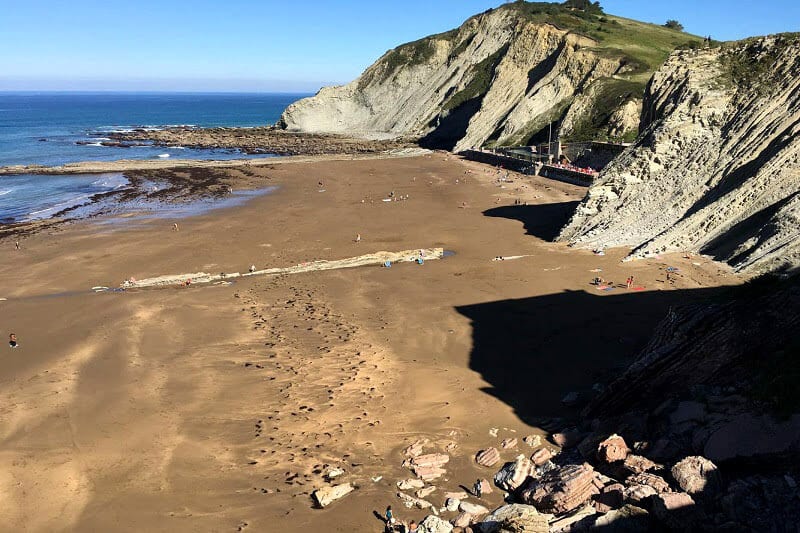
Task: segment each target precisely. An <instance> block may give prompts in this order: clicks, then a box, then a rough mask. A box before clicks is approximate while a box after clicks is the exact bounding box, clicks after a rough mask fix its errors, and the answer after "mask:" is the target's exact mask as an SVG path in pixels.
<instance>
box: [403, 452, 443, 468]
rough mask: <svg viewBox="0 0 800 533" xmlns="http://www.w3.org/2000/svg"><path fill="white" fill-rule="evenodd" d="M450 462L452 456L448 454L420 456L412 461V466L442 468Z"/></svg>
mask: <svg viewBox="0 0 800 533" xmlns="http://www.w3.org/2000/svg"><path fill="white" fill-rule="evenodd" d="M448 461H450V456H449V455H447V454H446V453H429V454H426V455H418V456H417V457H414V458H413V459H412V460H411V466H420V467H425V466H438V467H442V466H444V465H446V464H447V463H448Z"/></svg>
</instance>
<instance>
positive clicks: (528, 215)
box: [483, 201, 580, 241]
mask: <svg viewBox="0 0 800 533" xmlns="http://www.w3.org/2000/svg"><path fill="white" fill-rule="evenodd" d="M578 204H580V202H577V201H575V202H561V203H557V204H537V205H508V206H502V207H494V208H492V209H487V210H486V211H484V212H483V214H484V215H485V216H487V217H498V218H507V219H510V220H519V221H520V222H522V224H523V225H524V226H525V233H526V234H527V235H532V236H534V237H538V238H539V239H542V240H545V241H552V240H554V239H555V238H556V237H558V234H559V232H560V231H561V228H563V227H564V226H565V225H566V224H567V222H569V219H570V217H571V216H572V213H574V212H575V208H577V207H578Z"/></svg>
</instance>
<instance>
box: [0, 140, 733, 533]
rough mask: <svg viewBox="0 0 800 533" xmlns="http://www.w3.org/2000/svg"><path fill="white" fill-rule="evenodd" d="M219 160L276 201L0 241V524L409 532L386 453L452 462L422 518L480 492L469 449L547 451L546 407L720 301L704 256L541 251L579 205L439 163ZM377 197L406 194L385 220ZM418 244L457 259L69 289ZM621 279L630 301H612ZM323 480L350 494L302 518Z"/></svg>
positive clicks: (86, 224)
mask: <svg viewBox="0 0 800 533" xmlns="http://www.w3.org/2000/svg"><path fill="white" fill-rule="evenodd" d="M152 165H158V166H159V167H165V166H167V165H168V162H156V163H152ZM197 165H198V166H206V165H207V164H206V163H203V164H200V163H197ZM226 165H227V166H229V167H230V168H225V169H221V170H220V172H229V173H230V183H231V184H232V187H233V188H234V189H235V188H237V187H239V186H241V187H256V186H261V185H262V184H268V185H269V186H276V187H277V188H276V189H275V190H274V191H273V192H270V193H269V194H265V195H262V196H258V197H255V198H253V199H251V200H249V201H248V202H247V203H246V204H245V205H242V206H238V207H234V208H229V209H220V210H215V211H211V212H209V213H206V214H203V215H200V216H195V217H191V218H184V219H181V220H179V221H178V222H177V223H178V224H179V231H174V230H173V227H172V224H173V222H174V221H173V220H166V219H159V218H154V219H149V220H137V221H129V222H127V223H125V222H121V221H116V222H113V223H108V221H107V220H106V219H96V220H83V221H78V222H72V223H69V224H64V225H58V226H49V227H46V228H45V229H43V230H42V231H39V232H37V233H33V234H31V235H25V236H24V238H22V239H21V250H19V251H16V250H15V249H14V238H13V237H5V238H3V240H2V241H0V246H2V249H3V250H4V252H3V254H2V255H1V256H0V298H3V300H2V301H0V317H2V319H1V320H0V333H1V334H2V335H3V336H4V339H5V338H7V337H8V334H9V333H10V332H14V333H16V335H17V337H18V339H19V343H20V346H19V347H18V348H16V349H10V348H9V347H8V346H7V344H6V343H4V344H3V347H2V350H3V355H2V357H0V376H1V377H0V524H2V526H0V529H2V530H7V531H21V530H24V531H60V530H78V531H237V530H239V531H243V530H250V531H298V532H299V531H381V530H382V527H383V524H382V522H381V521H380V520H378V519H377V518H376V517H375V516H374V514H373V512H374V511H376V512H378V513H382V512H383V509H385V507H386V505H390V504H391V505H393V507H394V508H395V510H396V515H397V516H398V517H399V518H401V519H406V520H407V519H411V518H413V519H416V520H419V519H421V518H422V517H424V516H425V515H426V514H427V513H426V512H425V511H421V510H418V509H406V508H404V507H403V506H402V505H401V502H400V500H399V499H398V498H397V497H396V493H397V492H398V490H397V488H396V486H395V483H396V482H397V481H399V480H402V479H406V478H409V477H413V476H412V475H411V473H410V472H409V470H408V469H406V468H403V467H402V466H401V465H402V462H403V459H404V457H403V453H402V451H403V449H404V448H405V447H406V446H408V445H409V444H411V443H412V442H414V441H416V440H418V439H427V440H428V441H429V443H430V444H429V445H428V446H427V447H426V451H431V452H434V451H436V452H446V453H448V454H450V456H451V459H450V462H449V463H448V464H447V466H446V469H447V474H446V475H445V476H443V477H442V478H440V479H439V480H438V481H436V482H434V483H433V484H434V485H435V486H436V487H437V490H436V492H434V493H433V494H431V495H430V496H429V497H428V498H427V499H429V500H430V501H432V502H435V504H436V505H437V506H439V505H441V504H442V503H443V501H444V496H443V495H444V493H445V492H447V491H455V490H459V486H460V485H464V486H466V487H470V486H471V485H472V483H473V482H474V481H475V479H476V478H477V477H490V476H491V475H492V474H493V473H494V471H495V470H496V469H490V468H482V467H480V466H478V465H477V464H475V462H474V460H473V458H474V454H475V452H476V451H478V450H480V449H482V448H486V447H487V446H499V444H500V442H501V441H502V440H503V439H505V438H508V437H517V438H518V440H519V442H518V443H517V444H516V447H514V446H512V447H510V448H509V449H501V455H502V457H503V459H504V460H509V459H512V458H514V457H515V456H516V455H517V454H519V453H526V454H529V453H530V451H532V450H531V448H530V447H529V446H528V445H527V444H523V443H522V437H524V436H526V435H541V437H542V439H543V440H542V442H543V444H541V445H546V446H551V447H553V448H554V445H552V444H548V443H547V442H546V437H547V434H548V431H555V430H558V429H561V426H562V425H563V423H564V422H561V421H560V419H561V418H562V417H569V416H570V415H574V414H576V413H577V410H576V409H574V408H568V407H565V406H564V405H563V404H562V402H561V399H562V398H563V397H564V396H565V395H566V394H568V393H570V392H578V393H580V394H581V395H584V396H586V395H590V394H591V393H592V387H593V385H594V384H596V383H605V382H608V381H609V380H610V379H611V378H613V377H614V376H615V375H616V374H617V373H619V372H620V370H621V369H623V368H625V366H626V365H627V364H628V363H630V361H631V360H632V358H633V356H634V355H635V354H636V352H637V351H638V350H639V349H641V348H642V346H643V345H644V343H645V342H646V340H647V339H648V337H649V335H650V333H651V332H652V329H653V327H654V326H655V324H656V323H657V322H658V321H659V320H661V319H662V318H663V317H664V316H665V315H666V313H667V311H668V309H669V308H670V306H672V305H676V304H679V303H685V302H687V301H689V299H690V298H703V297H704V294H705V293H704V291H702V290H691V291H689V289H698V288H702V287H708V288H713V287H717V286H721V285H731V284H737V283H739V282H740V280H739V279H738V278H737V277H736V276H734V275H732V274H730V272H729V270H728V268H727V267H725V266H721V265H719V264H716V263H713V262H712V261H710V260H709V259H707V258H703V257H692V258H684V257H681V256H664V257H659V258H653V259H647V260H641V261H636V262H624V263H623V262H622V261H621V259H622V258H623V257H624V256H625V255H626V250H607V251H606V254H605V255H602V256H599V255H595V254H593V253H592V252H591V251H588V250H579V249H571V248H568V247H566V246H565V245H563V244H553V243H551V242H548V241H550V240H551V239H552V238H553V237H554V236H555V235H556V234H557V232H558V230H559V228H560V227H561V226H563V224H564V223H565V222H566V221H567V219H568V217H569V216H570V214H571V212H572V210H573V209H574V207H575V205H576V203H577V201H578V200H580V199H581V198H582V197H583V195H584V194H585V189H584V188H581V187H577V186H572V185H568V184H564V183H560V182H555V181H550V180H547V179H545V178H539V177H531V176H521V175H514V174H513V173H512V175H511V178H512V181H511V182H509V183H503V184H498V183H497V182H496V179H497V174H496V169H494V168H492V167H488V166H484V165H480V164H477V163H470V162H466V161H462V160H460V159H459V158H457V157H454V156H452V155H449V154H446V153H441V152H435V153H430V154H428V155H423V156H419V157H404V158H384V159H377V158H369V159H356V160H342V159H339V160H336V159H334V158H315V159H313V160H304V161H303V162H300V161H297V164H291V165H289V164H279V163H278V162H276V161H271V162H268V161H266V160H258V161H257V162H255V161H254V162H252V164H248V166H247V175H244V174H243V173H242V171H241V168H237V167H236V166H235V165H234V164H233V163H227V164H226ZM85 170H86V169H84V171H85ZM123 170H124V169H123ZM150 170H154V171H155V170H158V169H155V168H154V169H150ZM320 181H321V182H322V186H321V187H320V186H319V182H320ZM501 185H502V187H501ZM392 192H393V194H394V196H393V197H395V198H397V197H405V196H406V195H407V196H408V199H406V200H402V201H388V202H387V201H383V200H384V199H386V198H389V197H390V196H389V195H390V193H392ZM517 200H518V201H519V204H520V205H515V203H516V201H517ZM358 234H360V235H361V240H360V242H355V240H356V236H357V235H358ZM423 247H424V248H428V247H441V248H444V249H445V250H448V251H452V252H454V254H453V255H449V256H448V257H445V258H444V259H442V260H438V261H427V262H425V263H424V264H422V265H418V264H396V265H393V266H392V267H391V268H382V267H378V266H370V267H362V268H354V269H345V270H329V271H324V272H309V273H303V274H296V275H282V276H272V277H268V276H263V277H257V276H254V277H252V278H245V279H237V280H235V282H234V283H231V284H209V285H204V286H188V287H186V286H183V287H180V286H174V287H168V288H162V289H154V290H129V291H125V292H98V293H95V292H92V291H91V290H90V289H91V288H92V287H95V286H107V287H118V286H119V285H120V283H121V282H123V280H126V279H129V278H131V277H134V278H136V279H141V278H147V277H153V276H159V275H165V274H179V273H184V272H199V271H204V272H212V273H216V272H245V271H247V269H248V268H249V267H250V265H255V266H256V267H257V268H259V269H260V268H268V267H287V266H292V265H296V264H299V263H303V262H307V261H314V260H319V259H328V260H333V259H344V258H349V257H354V256H358V255H362V254H367V253H372V252H377V251H399V250H407V249H416V248H423ZM497 257H504V258H507V259H505V260H493V259H495V258H497ZM512 257H516V258H514V259H512ZM667 266H673V267H676V268H678V271H677V273H676V274H675V275H674V276H673V280H672V281H671V282H668V281H667V280H666V277H665V268H666V267H667ZM598 269H602V273H599V272H597V270H598ZM631 275H632V276H634V277H635V283H634V285H635V286H636V287H643V289H642V290H636V291H634V290H628V289H626V288H625V280H626V278H627V277H629V276H631ZM597 276H601V277H603V278H604V279H605V280H607V281H611V282H613V284H612V287H613V290H609V291H599V290H597V288H596V287H594V286H592V285H590V284H589V282H590V281H591V280H592V278H594V277H597ZM620 285H621V286H620ZM332 468H341V469H342V470H344V474H343V475H341V476H340V477H338V478H336V480H335V482H336V483H344V482H350V483H352V484H353V485H355V486H356V487H357V489H356V490H355V491H354V492H352V493H351V494H349V495H348V496H346V497H345V498H343V499H341V500H340V501H337V502H335V503H333V504H332V505H331V506H330V507H327V508H325V509H315V508H313V505H312V501H311V498H310V494H311V492H312V491H313V490H314V489H316V488H319V487H322V486H325V485H327V484H328V483H327V482H326V481H325V480H324V474H325V473H326V472H328V471H329V470H330V469H332ZM501 501H502V495H501V494H500V492H499V491H498V490H495V491H494V493H492V494H489V495H486V496H485V497H484V499H483V502H482V503H483V504H484V505H486V506H487V507H489V508H490V509H491V508H493V506H496V505H497V504H499V503H501ZM447 517H448V518H451V516H449V515H448V516H447Z"/></svg>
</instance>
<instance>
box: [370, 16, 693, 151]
mask: <svg viewBox="0 0 800 533" xmlns="http://www.w3.org/2000/svg"><path fill="white" fill-rule="evenodd" d="M576 3H577V4H580V3H582V2H580V0H572V1H571V2H565V3H563V4H560V3H549V2H525V1H516V2H511V3H508V4H504V5H502V6H500V7H498V8H496V9H497V10H498V11H499V10H507V11H510V12H513V13H514V15H515V16H517V17H519V18H520V20H523V21H530V22H532V23H535V24H551V25H553V26H556V27H557V28H559V29H562V30H566V31H570V32H574V33H576V34H580V35H583V36H585V37H588V38H590V39H592V40H593V41H594V43H595V44H594V45H593V46H590V47H588V48H589V49H590V50H593V51H595V52H597V53H598V54H602V55H603V56H606V57H611V58H614V59H618V60H619V61H620V62H621V63H622V64H623V65H624V68H623V69H622V72H620V74H618V75H617V76H615V78H614V79H606V80H599V81H598V82H596V83H600V84H602V87H600V88H599V89H600V90H599V91H597V93H598V94H599V95H601V98H598V100H597V102H596V103H595V105H594V106H593V109H592V116H591V117H587V118H586V120H585V121H584V122H582V123H581V124H579V125H578V127H577V128H576V129H575V132H573V134H572V139H570V140H583V139H592V138H598V137H602V136H603V135H602V132H603V131H604V125H605V124H604V121H605V120H607V118H608V117H609V116H610V115H611V113H612V112H613V110H614V109H615V108H616V107H618V106H619V105H621V104H624V103H625V102H626V101H627V100H630V99H633V98H641V97H642V95H643V94H644V89H645V85H646V84H647V81H648V79H649V78H650V76H651V75H652V73H653V72H654V71H655V70H656V69H657V68H658V67H659V66H660V65H661V64H662V63H663V62H664V61H665V60H666V58H667V56H668V55H669V54H670V52H672V51H673V50H675V49H676V48H679V47H696V46H699V45H700V44H702V39H701V38H700V37H697V36H694V35H690V34H687V33H684V32H681V31H677V30H673V29H670V28H666V27H664V26H659V25H655V24H648V23H644V22H638V21H635V20H630V19H625V18H622V17H616V16H613V15H608V14H605V13H603V12H602V10H601V9H599V8H598V7H597V5H591V3H589V4H590V5H588V7H587V9H575V8H573V7H570V5H574V4H576ZM491 11H492V10H489V11H488V12H491ZM486 13H487V12H485V13H482V14H481V15H483V14H486ZM479 16H480V15H476V16H475V17H472V19H470V20H473V19H475V18H477V17H479ZM474 37H475V35H474V34H472V33H471V34H469V35H466V34H464V33H460V32H459V31H458V30H457V29H456V30H450V31H447V32H444V33H440V34H437V35H431V36H429V37H425V38H422V39H419V40H416V41H413V42H410V43H406V44H403V45H400V46H398V47H397V48H395V49H393V50H390V51H389V52H387V53H386V54H385V55H384V56H383V58H382V60H381V61H380V62H379V63H378V64H377V65H375V66H374V67H372V68H370V69H369V70H367V72H365V73H364V75H362V77H361V80H359V86H360V87H365V86H366V85H368V84H370V83H373V82H381V83H382V82H384V81H385V80H387V79H389V78H391V76H393V75H394V74H395V73H396V72H397V71H398V69H400V68H401V67H408V66H414V65H418V64H421V63H425V62H427V61H428V60H430V59H431V57H432V56H433V55H434V51H435V49H436V45H435V42H436V41H448V42H449V43H450V47H451V49H452V51H451V52H450V56H451V58H452V57H455V56H457V55H458V54H459V53H461V52H463V51H464V50H466V48H467V46H469V44H470V42H471V41H472V40H473V38H474ZM500 59H502V54H495V55H493V56H491V57H490V58H487V59H486V60H485V61H483V62H482V63H480V64H478V65H473V66H472V68H471V75H472V76H473V82H472V83H470V84H469V85H468V86H467V87H466V88H465V89H464V90H462V91H460V92H458V93H456V94H453V95H450V96H449V99H448V101H446V102H445V104H444V109H445V110H452V109H456V108H458V106H459V105H461V104H463V103H464V102H466V101H472V100H473V99H476V98H480V97H482V96H483V95H484V94H485V93H486V91H488V89H489V86H490V84H491V77H492V73H493V71H494V68H495V66H496V64H497V62H498V61H499V60H500ZM570 103H571V102H569V101H565V102H563V104H564V105H563V106H561V107H562V111H566V109H567V108H568V107H569V104H570ZM541 118H542V117H532V122H531V124H532V126H531V128H528V129H529V131H528V132H527V133H526V135H525V137H526V138H524V139H514V141H515V142H521V143H524V142H527V141H529V140H531V139H533V138H535V137H536V135H537V134H538V133H539V131H538V128H535V127H534V125H536V124H539V123H540V122H541V120H539V119H541ZM555 118H558V117H555ZM534 129H537V131H533V130H534Z"/></svg>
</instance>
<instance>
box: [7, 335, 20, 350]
mask: <svg viewBox="0 0 800 533" xmlns="http://www.w3.org/2000/svg"><path fill="white" fill-rule="evenodd" d="M8 345H9V346H11V347H12V348H16V347H17V346H19V344H17V335H16V334H15V333H12V334H11V335H9V336H8Z"/></svg>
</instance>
